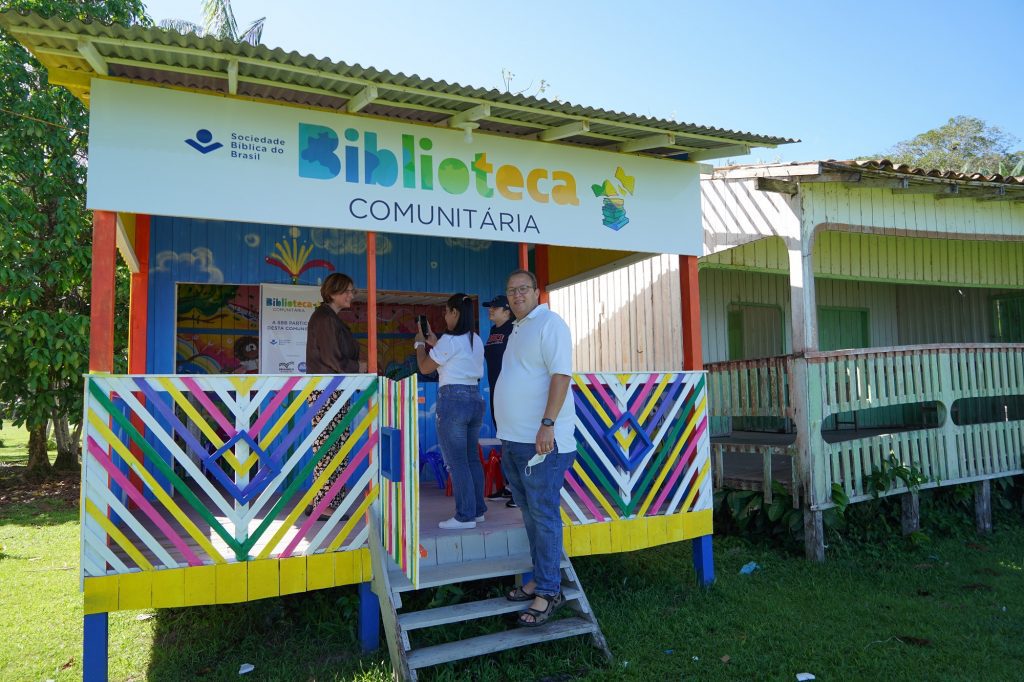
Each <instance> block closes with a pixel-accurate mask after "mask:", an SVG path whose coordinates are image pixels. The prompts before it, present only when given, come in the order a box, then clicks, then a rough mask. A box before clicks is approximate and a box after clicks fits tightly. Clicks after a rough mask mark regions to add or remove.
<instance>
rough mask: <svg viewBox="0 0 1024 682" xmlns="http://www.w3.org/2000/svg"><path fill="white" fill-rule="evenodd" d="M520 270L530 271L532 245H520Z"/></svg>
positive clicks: (522, 243)
mask: <svg viewBox="0 0 1024 682" xmlns="http://www.w3.org/2000/svg"><path fill="white" fill-rule="evenodd" d="M519 269H520V270H529V269H530V245H529V244H527V243H525V242H521V243H520V244H519Z"/></svg>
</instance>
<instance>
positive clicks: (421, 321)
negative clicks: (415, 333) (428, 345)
mask: <svg viewBox="0 0 1024 682" xmlns="http://www.w3.org/2000/svg"><path fill="white" fill-rule="evenodd" d="M416 324H418V325H419V326H420V332H422V334H423V338H427V337H428V336H430V325H428V324H427V316H426V315H417V316H416Z"/></svg>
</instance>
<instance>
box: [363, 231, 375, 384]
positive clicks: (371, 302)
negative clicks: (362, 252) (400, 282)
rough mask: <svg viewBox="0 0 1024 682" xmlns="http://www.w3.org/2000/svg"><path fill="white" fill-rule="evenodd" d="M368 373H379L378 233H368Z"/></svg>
mask: <svg viewBox="0 0 1024 682" xmlns="http://www.w3.org/2000/svg"><path fill="white" fill-rule="evenodd" d="M366 339H367V356H368V357H367V361H366V371H367V372H370V373H373V374H376V373H377V233H376V232H367V233H366Z"/></svg>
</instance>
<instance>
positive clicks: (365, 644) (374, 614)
mask: <svg viewBox="0 0 1024 682" xmlns="http://www.w3.org/2000/svg"><path fill="white" fill-rule="evenodd" d="M359 644H360V646H361V647H362V649H363V652H364V653H366V652H370V651H376V650H377V649H379V648H380V601H379V600H378V599H377V595H375V594H374V593H373V584H372V583H368V582H367V583H359Z"/></svg>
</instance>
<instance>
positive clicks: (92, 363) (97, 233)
mask: <svg viewBox="0 0 1024 682" xmlns="http://www.w3.org/2000/svg"><path fill="white" fill-rule="evenodd" d="M116 260H117V215H116V214H115V213H112V212H111V211H93V214H92V293H91V296H90V300H89V371H90V372H113V371H114V266H115V265H116ZM107 622H108V618H107V613H90V614H88V615H86V616H85V617H84V619H83V621H82V679H84V680H106V679H107V646H108V641H109V638H108V630H107Z"/></svg>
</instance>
